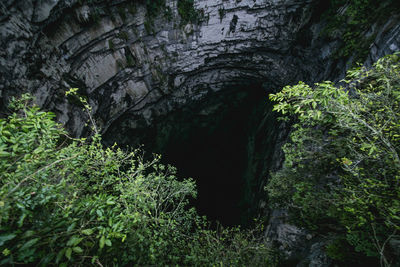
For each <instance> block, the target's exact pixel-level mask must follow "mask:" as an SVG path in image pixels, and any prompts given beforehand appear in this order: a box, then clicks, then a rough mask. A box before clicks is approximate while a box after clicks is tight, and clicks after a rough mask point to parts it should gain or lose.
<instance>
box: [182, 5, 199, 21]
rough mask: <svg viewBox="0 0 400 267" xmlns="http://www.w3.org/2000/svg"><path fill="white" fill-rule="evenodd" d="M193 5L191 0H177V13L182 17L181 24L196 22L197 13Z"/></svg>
mask: <svg viewBox="0 0 400 267" xmlns="http://www.w3.org/2000/svg"><path fill="white" fill-rule="evenodd" d="M193 5H194V1H193V0H178V13H179V15H180V16H181V19H182V20H181V24H187V23H189V22H191V23H196V22H197V21H198V19H199V14H198V12H197V11H196V10H195V9H194V6H193Z"/></svg>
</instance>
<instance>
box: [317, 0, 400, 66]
mask: <svg viewBox="0 0 400 267" xmlns="http://www.w3.org/2000/svg"><path fill="white" fill-rule="evenodd" d="M329 5H330V6H329V8H328V10H327V11H326V12H325V14H324V17H325V19H326V21H327V24H326V27H325V30H324V34H325V35H326V36H333V37H336V35H337V33H339V35H340V38H341V39H342V40H343V47H342V48H341V49H340V50H339V51H338V53H337V54H336V55H335V56H336V57H348V56H351V55H353V54H354V55H355V59H354V60H353V62H358V61H364V60H365V58H366V56H367V55H368V51H369V47H370V45H371V44H372V43H373V41H374V39H375V37H376V36H375V35H371V36H369V37H366V36H367V32H368V30H370V27H371V26H372V25H373V24H374V23H379V22H380V21H381V20H384V19H386V18H387V17H388V16H390V14H396V11H397V12H398V11H400V5H399V2H398V1H393V0H384V1H381V0H355V1H347V0H333V1H330V4H329Z"/></svg>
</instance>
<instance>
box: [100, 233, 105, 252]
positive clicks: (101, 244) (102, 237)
mask: <svg viewBox="0 0 400 267" xmlns="http://www.w3.org/2000/svg"><path fill="white" fill-rule="evenodd" d="M105 241H106V238H105V237H104V235H102V236H101V238H100V241H99V246H100V249H102V248H104V243H105Z"/></svg>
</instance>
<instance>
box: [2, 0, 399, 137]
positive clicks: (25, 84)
mask: <svg viewBox="0 0 400 267" xmlns="http://www.w3.org/2000/svg"><path fill="white" fill-rule="evenodd" d="M78 2H80V1H76V0H40V1H10V0H9V1H3V3H2V6H1V8H2V13H1V25H0V29H1V47H3V48H4V49H3V50H2V52H1V53H2V54H1V58H0V72H1V78H0V79H1V80H0V86H1V87H0V92H1V93H0V96H2V98H3V104H5V103H6V100H7V99H8V97H9V96H10V95H14V94H18V93H20V92H22V91H30V92H33V93H34V94H35V95H36V97H37V102H38V104H39V105H41V106H43V107H45V108H47V109H51V110H54V111H56V113H57V114H58V118H59V120H60V121H61V122H62V123H64V124H65V125H66V126H67V127H68V129H69V130H70V131H71V132H72V133H74V134H75V135H77V136H80V135H82V134H85V131H86V130H87V129H85V126H84V121H85V120H86V117H85V116H84V114H83V113H82V112H81V111H80V109H79V108H77V107H76V105H75V104H74V103H71V102H73V101H71V99H69V100H68V99H66V98H65V97H64V92H65V91H66V90H68V89H69V88H70V87H78V88H79V89H80V91H79V93H80V94H81V95H83V96H86V97H87V98H88V99H89V102H90V104H91V106H92V107H93V113H94V117H96V119H97V123H98V124H99V125H100V126H101V128H102V131H103V133H106V132H107V131H108V130H109V129H110V127H111V128H113V127H118V124H120V123H121V121H120V120H121V118H122V117H129V120H130V124H131V125H130V127H135V121H137V120H138V119H139V118H140V119H143V120H144V121H145V122H146V123H147V124H150V123H151V121H152V120H153V119H154V118H155V117H157V116H159V115H161V114H166V113H168V112H169V111H171V110H174V109H175V108H177V107H180V106H183V105H185V104H186V103H188V102H190V101H197V100H199V99H202V98H203V97H204V96H205V95H207V93H208V92H212V91H218V90H221V89H223V88H225V87H229V86H230V85H232V84H238V83H246V82H265V83H266V84H268V89H270V90H276V89H279V88H280V87H281V86H283V85H286V84H290V83H293V82H297V81H298V80H306V81H318V80H321V79H335V78H337V77H340V76H341V75H343V72H344V70H345V67H346V62H344V61H337V60H336V61H335V60H332V59H330V57H329V56H330V55H331V54H332V52H333V51H335V49H336V48H337V45H338V44H337V43H338V41H335V40H333V41H331V42H326V40H322V39H321V38H319V35H320V31H321V29H322V28H323V23H321V22H319V21H318V19H317V18H318V13H320V11H319V10H318V9H319V8H320V7H319V6H318V1H303V0H302V1H296V0H291V1H283V0H281V1H279V0H275V1H272V0H256V1H254V0H243V1H233V0H232V1H222V0H220V1H209V0H198V1H195V8H196V10H198V12H199V13H200V14H201V21H200V23H198V24H196V25H194V24H190V23H188V24H186V25H182V24H181V21H180V19H179V15H178V12H177V8H176V5H177V2H176V1H172V0H170V1H167V6H169V9H168V10H169V11H170V14H169V17H168V18H167V16H165V14H163V13H162V12H161V13H160V14H159V15H157V16H155V17H153V18H150V19H149V17H148V15H146V13H147V12H146V9H145V6H144V5H143V4H140V3H141V2H140V1H139V2H135V1H112V3H109V2H108V1H88V2H96V4H92V5H86V4H79V3H78ZM83 2H84V1H83ZM149 21H150V22H149ZM396 21H397V18H388V22H387V24H386V25H384V27H381V28H379V29H376V31H377V32H378V34H377V39H376V41H375V43H374V46H373V47H371V51H372V52H371V56H370V58H371V59H372V60H374V59H376V58H377V57H379V56H381V55H382V54H386V53H390V52H393V51H396V50H398V47H399V38H400V37H399V36H400V29H399V26H398V24H396ZM3 111H4V110H3ZM133 118H135V119H133Z"/></svg>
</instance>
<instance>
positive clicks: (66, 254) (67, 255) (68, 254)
mask: <svg viewBox="0 0 400 267" xmlns="http://www.w3.org/2000/svg"><path fill="white" fill-rule="evenodd" d="M71 254H72V248H67V250H66V251H65V257H67V259H68V260H71Z"/></svg>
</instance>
